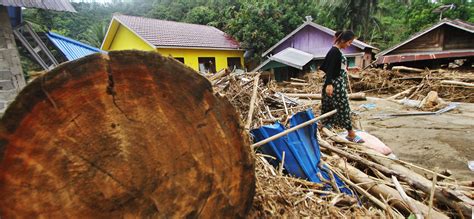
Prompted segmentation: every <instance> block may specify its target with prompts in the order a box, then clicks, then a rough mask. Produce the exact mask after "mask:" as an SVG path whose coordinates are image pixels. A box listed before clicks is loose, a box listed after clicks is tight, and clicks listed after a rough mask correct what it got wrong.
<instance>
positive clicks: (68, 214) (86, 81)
mask: <svg viewBox="0 0 474 219" xmlns="http://www.w3.org/2000/svg"><path fill="white" fill-rule="evenodd" d="M254 191H255V175H254V160H253V159H252V156H251V151H250V142H249V138H248V135H247V134H246V131H245V130H244V128H243V126H242V125H241V124H240V120H239V116H238V115H237V113H236V111H235V109H234V108H233V107H232V106H231V104H230V103H229V102H228V101H227V100H224V99H221V98H219V97H216V96H214V95H213V92H212V87H211V84H210V83H209V81H208V80H206V79H205V78H204V77H202V76H200V75H199V74H197V73H196V72H194V71H193V70H192V69H190V68H188V67H186V66H184V65H182V64H180V63H178V62H176V61H174V60H172V59H170V58H165V57H162V56H160V55H159V54H157V53H152V52H150V53H148V52H139V51H122V52H110V53H109V54H108V55H99V54H96V55H92V56H88V57H85V58H83V59H80V60H78V61H74V62H69V63H66V64H63V65H60V66H59V67H57V68H56V69H54V70H52V71H51V72H48V73H47V74H45V75H44V76H43V77H42V78H39V79H37V80H35V81H33V82H32V83H31V84H29V85H28V86H27V87H26V88H25V89H24V90H23V91H22V92H21V93H20V94H19V96H18V97H17V99H16V100H15V101H14V102H13V103H12V104H11V105H10V107H9V108H8V109H7V111H6V113H5V115H4V117H3V118H2V120H1V124H0V194H1V195H0V218H12V217H23V218H36V217H43V218H91V217H92V218H124V217H136V218H153V217H166V218H168V217H179V218H182V217H191V218H193V217H204V218H209V217H211V216H212V217H216V218H234V217H245V216H246V214H247V212H248V210H249V209H250V207H251V203H252V200H253V195H254Z"/></svg>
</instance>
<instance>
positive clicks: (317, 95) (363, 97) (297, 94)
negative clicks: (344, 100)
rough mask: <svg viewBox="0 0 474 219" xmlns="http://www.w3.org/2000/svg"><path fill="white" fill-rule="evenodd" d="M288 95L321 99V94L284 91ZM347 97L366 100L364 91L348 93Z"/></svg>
mask: <svg viewBox="0 0 474 219" xmlns="http://www.w3.org/2000/svg"><path fill="white" fill-rule="evenodd" d="M285 95H286V96H288V97H300V98H311V99H321V98H322V95H321V94H307V93H306V94H299V93H285ZM349 99H351V100H366V99H367V97H366V95H365V93H353V94H349Z"/></svg>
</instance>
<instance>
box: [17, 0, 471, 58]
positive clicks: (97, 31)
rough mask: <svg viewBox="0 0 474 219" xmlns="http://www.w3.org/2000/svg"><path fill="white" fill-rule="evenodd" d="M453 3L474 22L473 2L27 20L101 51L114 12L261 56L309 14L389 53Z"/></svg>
mask: <svg viewBox="0 0 474 219" xmlns="http://www.w3.org/2000/svg"><path fill="white" fill-rule="evenodd" d="M451 3H454V4H455V8H454V9H451V10H448V11H446V12H444V13H443V18H451V19H462V20H466V21H470V22H474V3H473V2H472V1H469V0H451V1H438V2H434V3H433V1H432V0H344V1H343V0H331V1H329V0H309V1H300V0H259V1H255V0H154V1H153V0H129V1H127V2H122V1H115V3H109V4H100V3H74V7H75V8H76V10H77V11H78V13H75V14H73V13H60V12H51V11H48V12H46V11H43V10H39V9H26V10H25V14H24V17H25V19H26V20H27V21H30V22H32V23H34V24H36V25H35V27H36V28H37V29H43V30H53V31H55V32H58V33H60V34H64V35H66V36H69V37H72V38H74V39H77V40H80V41H83V42H85V43H88V44H91V45H93V46H96V47H99V46H100V44H101V42H102V39H103V37H104V35H105V33H106V31H107V27H108V23H109V21H110V18H111V16H112V14H113V13H122V14H127V15H136V16H145V17H152V18H157V19H166V20H174V21H184V22H189V23H197V24H206V25H212V26H215V27H217V28H219V29H221V30H223V31H225V32H226V33H228V34H231V35H232V36H234V37H235V38H236V39H238V40H239V41H240V42H242V46H243V47H244V48H245V49H247V50H250V51H254V52H255V53H254V55H255V56H256V57H258V55H259V54H261V53H262V52H263V51H265V50H266V49H268V48H269V47H271V45H273V44H274V43H276V42H278V41H279V40H280V39H282V38H283V37H284V36H285V35H286V34H288V33H290V32H291V31H292V30H294V29H295V28H296V27H298V26H299V25H301V24H302V22H303V21H304V17H305V16H307V15H310V16H312V17H313V19H314V20H313V21H314V22H316V23H318V24H321V25H324V26H327V27H329V28H332V29H352V30H353V31H354V32H356V33H357V35H358V37H359V39H361V40H363V41H366V42H368V43H370V44H372V45H374V46H376V47H378V48H380V49H385V48H388V47H390V46H392V45H394V44H396V43H399V42H401V41H403V40H404V39H406V38H407V37H408V36H409V35H411V34H413V33H415V32H418V31H420V30H422V29H423V28H426V27H428V26H430V25H432V24H434V23H436V22H437V21H438V20H439V18H440V14H439V13H434V12H433V10H434V9H436V8H438V7H439V6H441V5H444V4H451Z"/></svg>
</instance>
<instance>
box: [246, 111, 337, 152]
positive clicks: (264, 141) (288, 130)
mask: <svg viewBox="0 0 474 219" xmlns="http://www.w3.org/2000/svg"><path fill="white" fill-rule="evenodd" d="M336 112H337V110H333V111H331V112H328V113H325V114H323V115H321V116H319V117H316V118H314V119H311V120H309V121H306V122H304V123H301V124H299V125H297V126H295V127H293V128H290V129H287V130H285V131H284V132H280V133H278V134H276V135H274V136H272V137H269V138H267V139H264V140H262V141H259V142H257V143H255V144H252V145H251V146H250V147H252V149H255V148H257V147H259V146H262V145H264V144H266V143H268V142H270V141H273V140H275V139H278V138H280V137H282V136H285V135H287V134H288V133H290V132H293V131H295V130H298V129H300V128H303V127H305V126H308V125H310V124H313V123H315V122H317V121H319V120H321V119H324V118H327V117H329V116H332V115H334V114H335V113H336Z"/></svg>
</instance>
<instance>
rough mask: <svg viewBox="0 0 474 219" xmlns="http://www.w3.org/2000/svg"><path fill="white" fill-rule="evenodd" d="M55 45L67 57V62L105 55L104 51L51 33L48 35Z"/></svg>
mask: <svg viewBox="0 0 474 219" xmlns="http://www.w3.org/2000/svg"><path fill="white" fill-rule="evenodd" d="M46 35H47V36H48V38H49V40H51V42H53V44H54V45H55V46H56V47H57V48H58V49H59V50H60V51H61V52H62V53H63V54H64V56H66V58H67V60H69V61H72V60H75V59H79V58H82V57H84V56H87V55H90V54H93V53H98V52H100V53H103V51H102V50H100V49H98V48H95V47H92V46H89V45H87V44H84V43H81V42H79V41H76V40H73V39H71V38H68V37H65V36H61V35H59V34H56V33H53V32H49V33H47V34H46Z"/></svg>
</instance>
